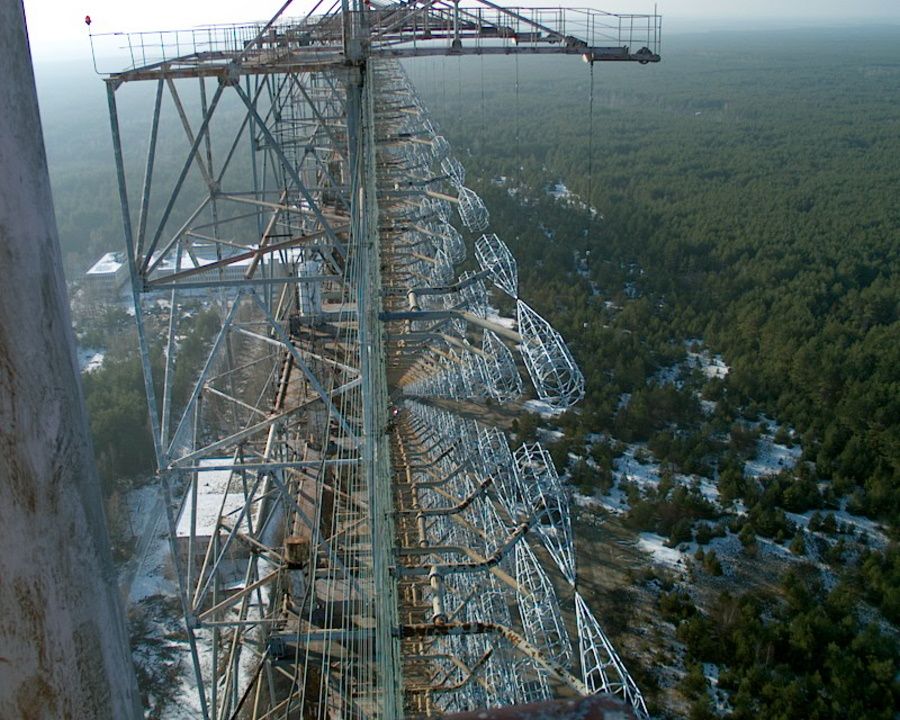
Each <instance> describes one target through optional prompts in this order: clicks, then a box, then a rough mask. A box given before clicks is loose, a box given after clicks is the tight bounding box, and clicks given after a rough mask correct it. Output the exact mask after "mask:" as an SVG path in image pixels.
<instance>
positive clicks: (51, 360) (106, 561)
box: [0, 0, 140, 720]
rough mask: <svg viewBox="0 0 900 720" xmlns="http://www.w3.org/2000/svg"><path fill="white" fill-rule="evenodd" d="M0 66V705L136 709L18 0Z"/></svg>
mask: <svg viewBox="0 0 900 720" xmlns="http://www.w3.org/2000/svg"><path fill="white" fill-rule="evenodd" d="M0 67H2V68H3V72H4V78H3V86H4V89H5V91H4V92H3V93H2V94H0V267H3V269H4V278H3V281H2V284H0V547H2V548H3V550H2V552H0V718H4V719H5V718H17V719H18V718H25V719H26V720H29V719H31V718H35V719H37V718H129V717H136V716H137V715H138V713H139V712H140V709H139V707H138V695H137V689H136V685H135V682H134V674H133V672H132V669H131V657H130V652H129V649H128V642H127V633H126V631H125V623H124V616H123V614H122V612H121V607H120V604H119V599H118V595H117V591H116V583H115V576H114V572H113V569H112V563H111V561H110V557H109V546H108V539H107V535H106V524H105V519H104V514H103V506H102V500H101V494H100V488H99V481H98V479H97V473H96V470H95V468H94V463H93V455H92V452H91V447H90V442H89V439H88V434H87V419H86V417H85V412H84V402H83V399H82V395H81V388H80V380H79V375H78V370H77V365H76V360H75V344H74V338H73V334H72V329H71V321H70V318H69V311H68V298H67V297H66V288H65V283H64V282H63V277H62V270H61V267H62V263H61V261H60V251H59V243H58V240H57V233H56V223H55V221H54V218H53V204H52V199H51V196H50V183H49V178H48V176H47V161H46V156H45V153H44V146H43V140H42V137H41V126H40V118H39V116H38V109H37V98H36V96H35V90H34V77H33V74H32V69H31V59H30V56H29V51H28V45H27V40H26V37H25V25H24V13H23V9H22V4H21V2H19V1H17V0H2V1H0Z"/></svg>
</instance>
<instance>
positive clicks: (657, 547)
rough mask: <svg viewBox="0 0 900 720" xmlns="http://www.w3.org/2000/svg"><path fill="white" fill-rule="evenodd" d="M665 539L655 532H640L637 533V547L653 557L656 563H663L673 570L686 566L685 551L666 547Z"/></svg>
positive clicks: (682, 568)
mask: <svg viewBox="0 0 900 720" xmlns="http://www.w3.org/2000/svg"><path fill="white" fill-rule="evenodd" d="M665 542H666V539H665V538H664V537H661V536H659V535H657V534H655V533H650V532H642V533H641V534H640V535H638V547H640V548H641V550H643V551H644V552H646V553H648V554H649V555H651V556H652V557H653V562H654V563H656V564H657V565H665V566H667V567H670V568H672V569H674V570H684V569H686V568H687V559H686V555H685V553H683V552H682V551H681V550H679V549H677V548H670V547H666V544H665Z"/></svg>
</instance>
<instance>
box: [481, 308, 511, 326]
mask: <svg viewBox="0 0 900 720" xmlns="http://www.w3.org/2000/svg"><path fill="white" fill-rule="evenodd" d="M486 320H488V321H489V322H492V323H494V324H495V325H502V326H503V327H505V328H509V329H510V330H515V329H516V320H515V318H508V317H503V316H502V315H501V314H500V311H499V310H497V308H495V307H491V306H490V305H488V307H487V318H486Z"/></svg>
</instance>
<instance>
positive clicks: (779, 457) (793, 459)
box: [744, 430, 803, 480]
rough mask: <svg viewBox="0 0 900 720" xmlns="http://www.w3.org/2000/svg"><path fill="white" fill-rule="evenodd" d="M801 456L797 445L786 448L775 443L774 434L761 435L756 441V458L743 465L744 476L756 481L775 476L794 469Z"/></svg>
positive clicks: (800, 449)
mask: <svg viewBox="0 0 900 720" xmlns="http://www.w3.org/2000/svg"><path fill="white" fill-rule="evenodd" d="M776 432H777V430H776ZM802 455H803V449H802V448H801V447H800V445H799V444H795V445H794V446H793V447H787V446H786V445H781V444H779V443H776V442H775V440H774V433H772V434H766V435H763V436H762V437H760V438H759V439H758V440H757V441H756V457H754V458H752V459H750V460H748V461H747V462H746V463H745V464H744V475H745V476H747V477H751V478H754V479H756V480H758V479H760V478H763V477H771V476H772V475H777V474H778V473H780V472H781V471H782V470H790V469H791V468H792V467H794V466H795V465H796V464H797V462H798V461H799V460H800V457H801V456H802Z"/></svg>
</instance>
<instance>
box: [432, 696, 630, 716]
mask: <svg viewBox="0 0 900 720" xmlns="http://www.w3.org/2000/svg"><path fill="white" fill-rule="evenodd" d="M441 717H442V718H445V720H636V717H637V716H636V715H635V714H634V713H633V712H632V710H631V708H630V707H628V706H626V705H624V704H623V703H621V702H619V701H618V700H616V699H615V698H611V697H609V696H608V695H590V696H588V697H584V698H578V699H577V700H549V701H547V702H540V703H530V704H528V705H515V706H513V707H505V708H491V709H489V710H473V711H472V712H464V713H456V714H453V715H442V716H441Z"/></svg>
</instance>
